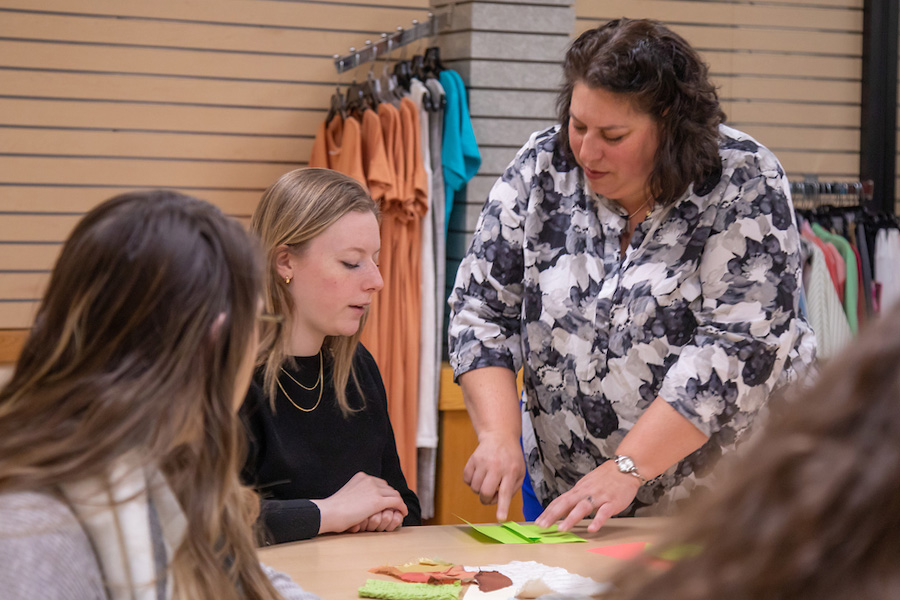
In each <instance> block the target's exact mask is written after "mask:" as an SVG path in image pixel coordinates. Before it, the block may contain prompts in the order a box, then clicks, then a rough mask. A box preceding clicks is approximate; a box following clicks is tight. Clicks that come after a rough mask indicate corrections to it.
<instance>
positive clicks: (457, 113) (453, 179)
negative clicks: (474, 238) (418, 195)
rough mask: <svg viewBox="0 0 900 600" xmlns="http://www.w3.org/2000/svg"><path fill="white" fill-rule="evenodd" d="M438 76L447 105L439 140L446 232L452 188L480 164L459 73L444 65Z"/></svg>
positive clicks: (454, 189)
mask: <svg viewBox="0 0 900 600" xmlns="http://www.w3.org/2000/svg"><path fill="white" fill-rule="evenodd" d="M439 79H440V82H441V85H442V86H444V94H445V95H446V97H447V106H446V108H445V109H444V139H443V141H442V143H441V166H442V167H443V172H444V189H445V194H444V198H445V200H444V202H445V203H444V211H445V215H444V216H445V218H444V231H445V232H446V230H447V226H448V224H449V223H450V211H451V210H453V200H454V197H455V196H456V192H458V191H459V190H461V189H462V188H463V187H464V186H465V185H466V183H467V182H468V181H469V180H470V179H472V177H474V176H475V173H477V172H478V167H480V166H481V153H480V152H478V143H477V142H476V141H475V132H474V131H473V130H472V121H471V119H470V118H469V104H468V102H467V101H466V86H465V84H464V83H463V80H462V77H460V76H459V73H457V72H456V71H452V70H449V69H447V70H444V71H441V72H440V75H439Z"/></svg>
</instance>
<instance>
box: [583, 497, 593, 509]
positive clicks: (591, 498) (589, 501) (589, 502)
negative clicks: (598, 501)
mask: <svg viewBox="0 0 900 600" xmlns="http://www.w3.org/2000/svg"><path fill="white" fill-rule="evenodd" d="M585 500H587V501H588V504H590V505H591V508H594V498H593V497H592V496H588V497H587V498H585Z"/></svg>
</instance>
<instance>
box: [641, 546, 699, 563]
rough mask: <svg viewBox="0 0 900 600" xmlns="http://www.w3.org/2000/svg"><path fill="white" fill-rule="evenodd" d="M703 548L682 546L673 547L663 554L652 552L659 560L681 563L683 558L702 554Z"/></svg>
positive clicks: (662, 552)
mask: <svg viewBox="0 0 900 600" xmlns="http://www.w3.org/2000/svg"><path fill="white" fill-rule="evenodd" d="M701 550H703V547H702V546H700V544H682V545H680V546H671V547H669V548H666V549H665V550H663V551H661V552H651V553H652V554H653V555H654V556H656V557H657V558H661V559H663V560H669V561H672V562H675V561H679V560H681V559H682V558H692V557H694V556H697V555H698V554H700V552H701Z"/></svg>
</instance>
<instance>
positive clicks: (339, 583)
mask: <svg viewBox="0 0 900 600" xmlns="http://www.w3.org/2000/svg"><path fill="white" fill-rule="evenodd" d="M667 522H668V519H666V518H663V517H643V518H623V519H611V520H610V521H609V522H608V523H607V524H606V525H604V526H603V528H601V529H600V531H598V532H597V533H588V532H587V529H586V522H585V525H582V526H578V527H576V528H575V529H574V530H573V533H576V534H577V535H579V536H581V537H583V538H585V539H586V540H587V543H569V544H500V543H494V542H490V541H485V540H486V538H484V537H482V536H481V535H480V534H477V533H475V532H473V530H472V528H471V527H470V526H468V525H465V524H461V525H434V526H425V527H403V528H401V529H400V530H398V531H393V532H390V533H347V534H340V535H322V536H319V537H317V538H314V539H312V540H304V541H301V542H293V543H290V544H280V545H277V546H271V547H268V548H263V549H260V558H261V560H262V561H263V562H264V563H266V564H267V565H269V566H271V567H274V568H275V569H278V570H279V571H283V572H285V573H287V574H288V575H290V576H291V578H292V579H294V581H296V582H297V583H299V584H300V585H301V586H302V587H303V588H304V589H306V590H308V591H310V592H314V593H316V594H318V595H319V596H321V597H322V598H323V600H350V599H352V598H357V597H358V594H357V590H358V589H359V588H360V587H361V586H363V585H364V584H365V583H366V580H367V579H390V577H387V576H381V575H374V574H372V573H369V569H371V568H374V567H378V566H381V565H400V564H404V563H408V562H414V561H417V560H418V559H420V558H432V559H442V560H444V561H448V562H451V563H454V564H458V565H469V566H480V565H490V564H505V563H508V562H511V561H536V562H539V563H543V564H545V565H549V566H553V567H563V568H565V569H567V570H568V571H569V572H571V573H577V574H579V575H584V576H586V577H592V578H593V579H595V580H596V581H598V582H603V581H606V580H607V579H608V577H609V576H610V575H611V574H612V573H613V572H614V571H615V570H616V569H618V568H619V566H621V565H622V561H621V560H619V559H617V558H612V557H608V556H603V555H600V554H596V553H594V552H588V549H590V548H597V547H600V546H609V545H613V544H623V543H627V542H655V541H657V540H658V539H659V536H660V533H661V532H662V529H663V528H664V526H665V524H666V523H667Z"/></svg>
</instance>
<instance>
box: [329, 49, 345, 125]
mask: <svg viewBox="0 0 900 600" xmlns="http://www.w3.org/2000/svg"><path fill="white" fill-rule="evenodd" d="M334 58H335V59H337V58H340V55H338V54H335V55H334ZM343 70H344V61H343V59H342V60H341V72H342V73H343ZM336 116H340V117H341V119H346V118H347V102H346V99H345V98H344V95H343V94H342V93H341V84H340V82H338V84H337V86H336V87H335V88H334V93H333V94H332V95H331V106H330V107H329V109H328V115H327V116H326V117H325V124H326V125H327V124H328V123H331V121H332V119H334V118H335V117H336Z"/></svg>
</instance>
